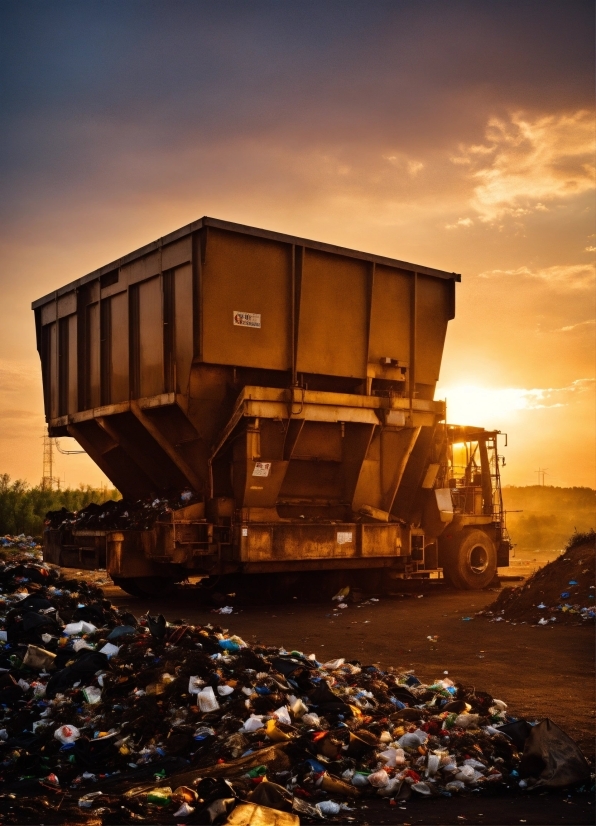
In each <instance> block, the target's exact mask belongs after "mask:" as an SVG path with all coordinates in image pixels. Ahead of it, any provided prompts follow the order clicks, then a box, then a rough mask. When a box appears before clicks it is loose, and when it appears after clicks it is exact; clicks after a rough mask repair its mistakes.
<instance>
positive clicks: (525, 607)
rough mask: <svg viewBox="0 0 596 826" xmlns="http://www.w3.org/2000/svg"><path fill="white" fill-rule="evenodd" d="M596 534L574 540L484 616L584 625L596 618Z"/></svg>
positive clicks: (506, 590)
mask: <svg viewBox="0 0 596 826" xmlns="http://www.w3.org/2000/svg"><path fill="white" fill-rule="evenodd" d="M595 558H596V534H595V533H594V531H592V532H591V533H588V534H579V535H574V536H573V537H571V539H570V541H569V543H568V545H567V549H566V551H565V553H564V554H563V555H562V556H560V557H558V558H557V559H555V560H553V561H552V562H549V563H548V565H545V566H544V567H543V568H540V569H539V570H538V571H536V573H535V574H534V575H533V576H531V577H530V578H529V579H528V580H527V582H525V583H524V585H521V586H520V587H519V588H504V589H503V590H502V591H501V593H500V594H499V596H498V597H497V599H496V600H495V602H493V603H492V604H491V605H489V606H488V607H487V608H485V609H484V610H483V611H481V612H480V614H482V615H484V616H488V617H489V618H491V619H492V620H493V621H501V620H504V621H507V622H513V623H518V622H526V623H530V624H534V625H541V626H545V625H551V624H561V623H565V624H567V625H573V624H575V625H578V624H579V625H583V624H585V623H586V622H594V619H595V617H596V610H595V608H596V606H595V604H594V603H595V599H594V597H595V595H596V589H595V587H594V581H595V580H594V572H595V565H594V561H595Z"/></svg>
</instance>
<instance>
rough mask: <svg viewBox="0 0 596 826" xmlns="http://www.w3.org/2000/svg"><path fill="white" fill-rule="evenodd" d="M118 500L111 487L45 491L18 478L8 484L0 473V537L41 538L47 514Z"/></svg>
mask: <svg viewBox="0 0 596 826" xmlns="http://www.w3.org/2000/svg"><path fill="white" fill-rule="evenodd" d="M107 499H120V494H119V492H118V491H117V490H114V489H113V488H112V489H110V488H108V489H107V490H106V489H101V488H92V487H90V486H89V485H87V486H86V487H85V486H83V485H81V486H80V487H78V488H66V489H65V490H45V489H44V488H42V487H41V486H37V487H30V486H29V485H28V484H27V483H26V482H24V481H23V480H21V479H16V480H15V481H14V482H13V481H11V478H10V476H9V475H8V474H7V473H2V474H0V536H5V535H6V534H9V535H10V536H18V535H19V534H22V533H24V534H25V535H26V536H36V537H41V535H42V532H43V522H44V518H45V515H46V513H47V512H48V511H57V510H60V508H63V507H64V508H66V509H67V510H69V511H78V510H81V508H84V507H85V505H88V504H89V503H90V502H97V503H98V504H99V503H101V502H105V501H106V500H107Z"/></svg>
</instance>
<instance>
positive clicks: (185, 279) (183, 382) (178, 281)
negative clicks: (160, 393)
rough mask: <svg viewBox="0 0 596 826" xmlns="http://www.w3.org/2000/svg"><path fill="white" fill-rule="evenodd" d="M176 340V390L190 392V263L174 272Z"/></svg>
mask: <svg viewBox="0 0 596 826" xmlns="http://www.w3.org/2000/svg"><path fill="white" fill-rule="evenodd" d="M174 330H175V332H174V340H175V363H176V390H177V392H178V393H188V384H189V381H190V365H191V364H192V357H193V348H194V330H193V283H192V268H191V266H190V264H188V265H186V266H184V267H179V268H178V269H177V270H176V271H175V273H174Z"/></svg>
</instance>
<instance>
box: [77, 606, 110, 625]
mask: <svg viewBox="0 0 596 826" xmlns="http://www.w3.org/2000/svg"><path fill="white" fill-rule="evenodd" d="M79 620H83V621H84V622H90V623H92V624H93V625H95V626H96V627H97V628H101V627H102V626H103V625H104V623H105V621H106V615H105V611H104V610H103V608H102V607H101V605H84V606H83V607H82V608H77V609H76V611H75V612H74V614H73V615H72V622H79Z"/></svg>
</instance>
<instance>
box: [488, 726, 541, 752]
mask: <svg viewBox="0 0 596 826" xmlns="http://www.w3.org/2000/svg"><path fill="white" fill-rule="evenodd" d="M495 728H496V729H497V731H500V732H501V734H505V735H506V736H507V737H509V739H510V740H511V741H512V743H513V745H514V746H515V747H516V749H517V750H518V751H522V750H523V748H524V746H525V743H526V740H527V739H528V737H529V736H530V732H531V731H532V726H531V725H530V724H529V723H528V721H527V720H516V721H515V722H514V723H505V725H503V726H495Z"/></svg>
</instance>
